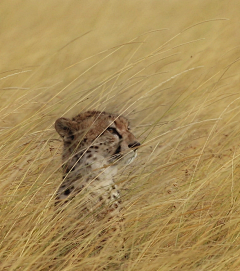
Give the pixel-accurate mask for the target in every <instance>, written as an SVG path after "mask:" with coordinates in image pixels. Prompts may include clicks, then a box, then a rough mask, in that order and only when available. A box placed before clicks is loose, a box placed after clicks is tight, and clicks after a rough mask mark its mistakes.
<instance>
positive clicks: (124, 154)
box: [55, 111, 140, 164]
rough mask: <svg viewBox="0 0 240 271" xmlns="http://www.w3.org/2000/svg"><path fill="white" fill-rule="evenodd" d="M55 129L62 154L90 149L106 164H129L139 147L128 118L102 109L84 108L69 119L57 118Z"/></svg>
mask: <svg viewBox="0 0 240 271" xmlns="http://www.w3.org/2000/svg"><path fill="white" fill-rule="evenodd" d="M55 129H56V131H57V132H58V133H59V135H60V136H61V137H62V138H63V141H64V151H65V153H67V152H70V153H73V152H75V153H79V152H82V151H84V150H85V152H90V151H92V152H94V153H96V154H97V155H98V156H99V155H101V156H102V157H103V158H104V159H106V160H107V161H108V163H109V164H112V163H116V164H117V163H118V162H120V161H121V162H123V163H125V164H130V163H131V162H132V161H133V160H134V158H135V157H136V156H137V152H136V150H137V148H138V147H139V146H140V143H139V142H138V141H137V140H136V138H135V136H134V135H133V134H132V132H131V131H130V126H129V121H128V120H127V119H126V118H124V117H123V116H118V115H114V114H110V113H106V112H98V111H87V112H85V113H81V114H79V115H77V116H76V117H74V118H73V119H72V120H70V119H66V118H60V119H58V120H57V121H56V123H55ZM70 153H69V155H70Z"/></svg>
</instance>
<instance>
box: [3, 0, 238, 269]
mask: <svg viewBox="0 0 240 271" xmlns="http://www.w3.org/2000/svg"><path fill="white" fill-rule="evenodd" d="M239 5H240V4H239V2H238V1H236V0H233V1H230V2H228V1H215V0H211V1H198V0H195V1H192V2H190V1H185V0H183V1H175V0H170V1H157V0H149V1H141V0H140V1H135V0H132V1H104V0H103V1H72V0H70V1H59V0H58V1H54V0H49V1H42V2H39V1H35V0H33V1H20V0H18V1H15V0H12V1H1V2H0V25H1V32H0V42H1V50H0V59H1V61H0V84H1V86H0V93H1V95H0V110H1V118H0V133H1V137H0V161H1V162H0V167H1V169H0V179H1V181H0V191H1V204H0V208H1V213H0V227H1V230H0V269H1V270H38V271H39V270H103V269H104V268H105V270H152V271H153V270H161V271H162V270H167V271H168V270H198V271H200V270H239V266H240V259H239V253H240V244H239V230H240V225H239V223H240V218H239V217H240V216H239V212H240V210H239V206H240V202H239V192H240V186H239V162H240V161H239V154H240V152H239V139H240V138H239V130H240V125H239V109H240V107H239V106H240V102H239V99H240V96H239V90H238V88H239V57H240V47H239V42H240V33H239ZM88 109H97V110H106V111H110V112H113V113H122V114H123V115H125V116H127V117H128V118H129V119H130V120H131V123H132V127H133V131H134V134H136V136H137V138H139V140H140V142H141V143H142V148H141V149H140V150H139V152H138V153H139V155H138V158H137V159H136V160H135V161H134V163H133V164H131V165H130V166H129V167H127V168H124V169H122V171H121V172H120V174H119V178H118V183H119V185H120V186H121V188H122V189H121V190H122V197H123V202H124V216H125V218H126V220H125V224H126V228H125V231H124V232H123V235H124V238H125V240H126V242H125V252H121V251H117V250H116V251H114V250H112V249H108V248H111V247H112V245H113V244H114V238H112V239H110V240H109V241H108V243H107V245H106V246H105V247H104V249H102V250H101V251H100V252H99V253H94V250H95V248H96V246H97V245H98V244H99V240H98V239H99V238H97V236H98V234H99V232H100V231H101V230H102V229H103V227H106V225H101V224H96V225H95V224H94V222H93V224H89V225H85V224H84V221H75V220H71V219H70V217H71V216H70V214H69V215H68V214H55V213H54V209H53V208H52V205H53V202H54V201H53V196H54V193H55V191H56V189H57V187H58V186H59V185H60V182H61V140H60V139H59V137H58V135H57V133H56V132H55V130H54V128H53V123H54V121H55V120H56V119H57V118H59V117H61V116H66V117H72V116H74V115H75V114H78V113H80V112H82V111H85V110H88ZM82 225H84V227H85V232H84V234H82V233H81V234H79V232H78V231H77V230H76V229H79V228H81V227H82ZM125 253H126V254H127V257H125V258H124V255H125Z"/></svg>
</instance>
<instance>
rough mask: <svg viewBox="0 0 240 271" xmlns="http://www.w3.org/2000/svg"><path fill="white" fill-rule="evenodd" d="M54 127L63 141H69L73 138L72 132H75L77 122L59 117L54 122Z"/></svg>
mask: <svg viewBox="0 0 240 271" xmlns="http://www.w3.org/2000/svg"><path fill="white" fill-rule="evenodd" d="M55 129H56V131H57V132H58V133H59V135H60V136H61V137H62V138H63V140H64V141H66V142H70V141H71V140H73V139H74V134H76V131H77V122H76V121H73V120H70V119H66V118H60V119H57V120H56V122H55Z"/></svg>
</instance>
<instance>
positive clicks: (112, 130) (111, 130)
mask: <svg viewBox="0 0 240 271" xmlns="http://www.w3.org/2000/svg"><path fill="white" fill-rule="evenodd" d="M107 130H108V132H110V133H111V134H118V132H117V130H116V129H115V128H113V127H108V128H107Z"/></svg>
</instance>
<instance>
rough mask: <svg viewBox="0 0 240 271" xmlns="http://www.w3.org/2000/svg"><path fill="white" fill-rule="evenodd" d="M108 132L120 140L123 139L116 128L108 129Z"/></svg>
mask: <svg viewBox="0 0 240 271" xmlns="http://www.w3.org/2000/svg"><path fill="white" fill-rule="evenodd" d="M107 130H108V131H109V132H110V133H111V134H113V135H117V136H118V137H119V138H120V139H121V138H122V136H121V135H120V134H119V132H118V131H117V129H116V128H113V127H108V128H107Z"/></svg>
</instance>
